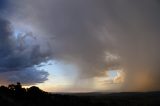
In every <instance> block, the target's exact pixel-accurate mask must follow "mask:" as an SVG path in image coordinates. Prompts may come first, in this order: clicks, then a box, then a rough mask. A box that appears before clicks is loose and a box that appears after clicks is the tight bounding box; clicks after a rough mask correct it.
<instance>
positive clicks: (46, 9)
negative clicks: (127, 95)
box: [0, 0, 160, 92]
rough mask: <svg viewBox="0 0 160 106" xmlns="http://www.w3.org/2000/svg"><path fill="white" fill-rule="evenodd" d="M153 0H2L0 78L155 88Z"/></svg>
mask: <svg viewBox="0 0 160 106" xmlns="http://www.w3.org/2000/svg"><path fill="white" fill-rule="evenodd" d="M159 10H160V2H159V1H158V0H141V1H139V0H107V1H106V0H87V1H86V0H34V1H33V0H14V1H13V0H1V1H0V84H2V85H8V84H10V83H16V82H21V83H22V84H23V85H24V87H30V86H33V85H36V86H38V87H40V88H41V89H43V90H45V91H49V92H97V91H98V92H104V91H105V92H107V91H114V92H122V91H124V92H128V91H155V90H160V86H159V85H160V82H159V80H160V79H159V78H160V72H159V69H160V65H159V63H160V56H159V54H160V47H159V41H160V36H159V34H160V31H159V28H160V21H159V19H160V13H159Z"/></svg>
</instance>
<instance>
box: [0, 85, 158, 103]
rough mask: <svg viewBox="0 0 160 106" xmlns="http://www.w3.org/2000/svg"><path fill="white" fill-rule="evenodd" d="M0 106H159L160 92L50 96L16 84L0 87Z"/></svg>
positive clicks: (35, 88)
mask: <svg viewBox="0 0 160 106" xmlns="http://www.w3.org/2000/svg"><path fill="white" fill-rule="evenodd" d="M0 106H160V92H148V93H112V94H104V93H86V94H51V93H47V92H44V91H42V90H40V89H39V88H38V87H35V86H33V87H30V88H27V89H25V88H22V86H21V84H20V83H17V84H16V85H14V84H12V85H9V86H8V87H5V86H1V87H0Z"/></svg>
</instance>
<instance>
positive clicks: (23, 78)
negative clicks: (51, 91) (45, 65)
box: [0, 18, 49, 84]
mask: <svg viewBox="0 0 160 106" xmlns="http://www.w3.org/2000/svg"><path fill="white" fill-rule="evenodd" d="M35 42H38V41H36V38H34V37H33V35H32V33H29V34H28V33H26V34H23V35H17V37H16V36H15V35H13V31H12V27H11V24H10V22H9V21H7V20H5V19H4V18H0V76H1V77H0V79H1V83H3V82H7V83H10V82H16V81H20V82H22V83H25V84H33V83H39V82H43V81H45V80H47V76H48V73H47V72H45V71H42V70H38V69H36V68H35V65H38V64H40V63H41V62H45V61H47V60H48V59H47V57H48V56H49V54H48V51H42V50H41V46H40V45H39V44H38V43H35Z"/></svg>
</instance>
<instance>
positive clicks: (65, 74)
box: [36, 60, 77, 92]
mask: <svg viewBox="0 0 160 106" xmlns="http://www.w3.org/2000/svg"><path fill="white" fill-rule="evenodd" d="M36 67H37V68H38V69H40V70H45V71H47V72H48V73H49V77H48V80H47V81H45V82H44V83H40V84H37V85H36V86H39V87H40V88H42V89H44V90H46V91H50V92H56V91H57V92H63V91H65V89H67V88H68V87H70V86H72V84H73V83H74V80H75V79H76V77H77V71H76V70H77V69H76V67H74V66H73V65H71V64H64V63H63V62H58V61H53V60H50V61H48V62H47V63H41V64H40V65H38V66H36Z"/></svg>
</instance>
